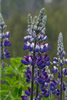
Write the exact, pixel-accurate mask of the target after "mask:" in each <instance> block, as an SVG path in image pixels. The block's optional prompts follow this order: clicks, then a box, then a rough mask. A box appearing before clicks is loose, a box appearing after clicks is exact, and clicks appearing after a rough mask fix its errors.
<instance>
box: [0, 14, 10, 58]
mask: <svg viewBox="0 0 67 100" xmlns="http://www.w3.org/2000/svg"><path fill="white" fill-rule="evenodd" d="M6 28H7V26H6V25H5V22H4V20H3V17H2V14H1V13H0V32H1V33H0V38H1V41H0V47H1V52H0V55H1V59H4V57H6V58H10V57H11V55H10V53H9V52H8V51H7V47H8V46H11V43H10V40H8V38H9V37H10V32H6V33H4V30H5V29H6Z"/></svg>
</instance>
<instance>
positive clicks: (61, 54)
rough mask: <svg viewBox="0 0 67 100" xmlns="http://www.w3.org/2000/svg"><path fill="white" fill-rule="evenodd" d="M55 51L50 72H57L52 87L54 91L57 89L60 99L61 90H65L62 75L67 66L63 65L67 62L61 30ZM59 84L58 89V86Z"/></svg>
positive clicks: (66, 72) (65, 74)
mask: <svg viewBox="0 0 67 100" xmlns="http://www.w3.org/2000/svg"><path fill="white" fill-rule="evenodd" d="M57 51H58V52H57V55H58V57H54V59H53V62H52V70H51V72H52V73H57V84H55V87H54V86H53V87H52V89H54V90H55V91H56V90H57V89H58V94H57V95H60V100H62V90H64V91H65V90H66V87H65V82H63V76H67V68H64V65H66V64H67V59H65V55H66V52H65V51H64V46H63V35H62V33H61V32H60V34H59V38H58V49H57ZM59 66H60V67H59ZM59 85H60V89H59V88H58V87H59ZM54 93H55V92H54Z"/></svg>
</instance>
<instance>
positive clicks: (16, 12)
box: [1, 0, 67, 58]
mask: <svg viewBox="0 0 67 100" xmlns="http://www.w3.org/2000/svg"><path fill="white" fill-rule="evenodd" d="M46 1H48V2H46ZM46 1H45V0H2V5H1V6H2V10H1V12H2V14H3V17H4V20H5V23H6V24H7V26H8V27H7V30H8V31H10V33H11V37H10V40H11V43H12V46H11V47H9V51H10V52H11V56H12V57H17V56H18V57H23V56H24V55H26V53H27V52H26V51H23V49H22V48H23V44H24V42H23V37H24V36H25V35H27V33H26V29H27V15H28V13H31V14H32V16H34V15H38V14H39V10H40V9H41V8H43V7H44V8H45V9H46V10H45V14H47V23H46V34H47V36H48V43H49V45H50V46H51V47H52V49H51V50H50V51H49V56H50V57H51V58H52V57H53V56H56V54H57V39H58V34H59V32H62V33H63V37H64V48H65V51H66V52H67V0H46Z"/></svg>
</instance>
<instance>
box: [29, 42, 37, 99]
mask: <svg viewBox="0 0 67 100" xmlns="http://www.w3.org/2000/svg"><path fill="white" fill-rule="evenodd" d="M35 46H36V41H35V43H34V48H35ZM33 59H34V65H33V66H32V76H31V77H32V78H31V98H30V100H33V91H34V67H35V51H33Z"/></svg>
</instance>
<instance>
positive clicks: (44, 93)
mask: <svg viewBox="0 0 67 100" xmlns="http://www.w3.org/2000/svg"><path fill="white" fill-rule="evenodd" d="M45 24H46V16H44V8H43V9H41V11H40V13H39V15H38V16H35V17H34V19H32V16H31V15H30V14H29V16H28V29H27V33H28V36H25V37H24V42H25V44H24V47H23V49H24V50H29V51H30V53H31V54H29V55H27V56H24V60H23V59H22V60H21V62H22V63H23V64H25V65H27V66H28V67H27V69H26V72H25V74H26V82H27V83H30V82H31V83H32V82H33V83H34V84H35V85H36V87H39V89H38V90H37V91H38V94H37V92H36V90H33V97H31V98H32V99H31V100H41V98H42V97H46V98H47V97H49V95H50V89H48V86H49V82H50V76H49V75H48V73H47V72H46V67H47V66H50V57H48V55H47V53H46V52H47V51H48V50H50V49H51V47H50V46H49V45H48V43H46V40H47V39H48V38H47V36H46V35H45V28H44V27H45ZM31 66H32V67H31ZM33 67H34V70H32V68H33ZM32 74H34V75H33V77H32ZM32 78H33V80H32ZM34 84H33V85H34ZM33 85H32V87H33ZM32 87H31V88H29V87H28V91H25V94H26V96H21V98H22V100H28V98H29V96H31V95H32V94H31V92H32V91H31V90H32ZM36 94H37V95H36Z"/></svg>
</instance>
